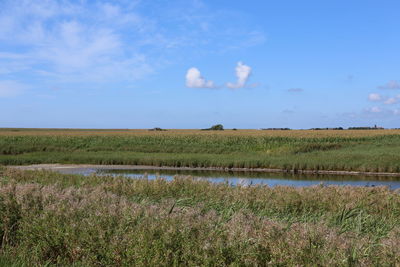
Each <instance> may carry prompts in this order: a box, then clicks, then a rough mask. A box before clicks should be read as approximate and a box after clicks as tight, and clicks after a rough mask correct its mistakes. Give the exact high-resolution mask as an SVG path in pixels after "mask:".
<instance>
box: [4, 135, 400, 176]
mask: <svg viewBox="0 0 400 267" xmlns="http://www.w3.org/2000/svg"><path fill="white" fill-rule="evenodd" d="M233 132H238V133H235V134H230V133H227V134H224V133H222V134H219V133H218V134H194V133H191V134H185V133H184V132H183V133H182V132H176V133H174V132H166V133H167V134H164V133H160V134H154V133H153V132H148V133H147V134H146V133H143V132H140V133H137V134H136V133H135V134H111V133H108V132H102V134H91V135H70V132H68V131H66V134H64V135H63V134H61V133H62V132H61V133H58V134H50V135H47V134H45V133H47V132H36V135H33V134H29V135H19V134H10V133H9V132H8V133H9V134H2V135H0V164H3V165H12V164H14V165H18V164H31V163H92V164H145V165H156V166H163V165H165V166H189V167H246V168H261V167H263V168H282V169H286V170H297V169H313V170H358V171H382V172H400V135H396V134H395V135H393V134H392V135H375V136H369V135H367V134H365V136H363V135H360V134H359V133H358V135H354V136H353V137H349V136H326V137H315V136H314V133H312V134H310V135H309V136H307V135H304V136H301V137H296V136H294V137H290V136H268V135H252V134H247V133H246V132H243V133H240V132H241V131H233ZM259 132H262V131H259ZM286 132H287V131H285V134H286ZM293 132H297V131H293ZM339 132H340V131H339ZM368 132H371V131H368ZM386 133H388V134H389V133H392V132H391V131H387V132H386ZM74 134H75V132H74ZM322 136H324V135H323V134H322Z"/></svg>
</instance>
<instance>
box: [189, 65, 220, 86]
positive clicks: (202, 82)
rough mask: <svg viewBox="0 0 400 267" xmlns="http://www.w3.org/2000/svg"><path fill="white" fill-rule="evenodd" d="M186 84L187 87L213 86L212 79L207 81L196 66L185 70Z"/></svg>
mask: <svg viewBox="0 0 400 267" xmlns="http://www.w3.org/2000/svg"><path fill="white" fill-rule="evenodd" d="M186 86H187V87H189V88H214V87H215V86H214V82H213V81H207V80H206V79H204V77H203V76H201V73H200V71H199V70H198V69H197V68H190V69H188V71H187V72H186Z"/></svg>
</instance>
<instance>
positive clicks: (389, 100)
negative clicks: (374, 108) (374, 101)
mask: <svg viewBox="0 0 400 267" xmlns="http://www.w3.org/2000/svg"><path fill="white" fill-rule="evenodd" d="M397 102H398V99H397V98H396V97H390V98H388V99H386V101H385V102H384V103H385V104H386V105H391V104H395V103H397Z"/></svg>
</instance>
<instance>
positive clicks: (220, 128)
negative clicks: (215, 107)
mask: <svg viewBox="0 0 400 267" xmlns="http://www.w3.org/2000/svg"><path fill="white" fill-rule="evenodd" d="M202 130H203V131H223V130H224V126H223V125H222V124H216V125H213V126H211V127H210V128H207V129H202Z"/></svg>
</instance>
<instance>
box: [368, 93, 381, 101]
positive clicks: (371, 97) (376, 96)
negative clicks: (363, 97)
mask: <svg viewBox="0 0 400 267" xmlns="http://www.w3.org/2000/svg"><path fill="white" fill-rule="evenodd" d="M368 100H370V101H381V100H382V96H381V95H380V94H377V93H372V94H369V95H368Z"/></svg>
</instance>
